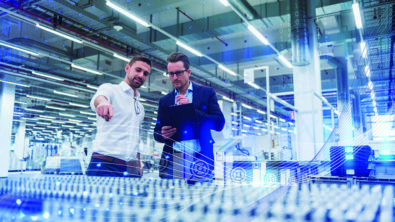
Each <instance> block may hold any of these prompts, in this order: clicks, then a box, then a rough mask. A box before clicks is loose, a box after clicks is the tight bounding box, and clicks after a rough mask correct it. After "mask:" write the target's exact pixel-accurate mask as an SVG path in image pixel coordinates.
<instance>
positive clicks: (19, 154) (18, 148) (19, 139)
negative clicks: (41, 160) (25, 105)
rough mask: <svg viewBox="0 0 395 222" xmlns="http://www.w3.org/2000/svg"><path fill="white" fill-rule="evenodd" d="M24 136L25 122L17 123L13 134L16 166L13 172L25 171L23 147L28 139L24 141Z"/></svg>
mask: <svg viewBox="0 0 395 222" xmlns="http://www.w3.org/2000/svg"><path fill="white" fill-rule="evenodd" d="M25 135H26V121H21V122H19V127H18V130H17V131H16V134H15V143H14V149H15V150H14V153H15V156H16V158H17V159H16V160H15V161H16V164H15V167H16V168H15V169H14V170H26V161H25V160H24V158H25V145H26V141H29V140H28V139H25Z"/></svg>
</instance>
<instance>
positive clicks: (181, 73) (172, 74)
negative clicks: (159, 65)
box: [167, 69, 188, 77]
mask: <svg viewBox="0 0 395 222" xmlns="http://www.w3.org/2000/svg"><path fill="white" fill-rule="evenodd" d="M186 71H188V69H185V70H182V71H175V72H167V74H168V75H169V76H170V77H173V76H174V75H176V76H177V77H179V76H182V75H183V74H184V72H186Z"/></svg>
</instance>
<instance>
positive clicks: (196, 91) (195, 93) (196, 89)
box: [191, 82, 199, 109]
mask: <svg viewBox="0 0 395 222" xmlns="http://www.w3.org/2000/svg"><path fill="white" fill-rule="evenodd" d="M191 84H192V89H193V93H192V103H193V106H194V107H195V109H196V105H197V104H198V99H199V96H198V95H199V86H198V85H196V84H194V83H193V82H191Z"/></svg>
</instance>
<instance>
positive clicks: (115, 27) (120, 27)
mask: <svg viewBox="0 0 395 222" xmlns="http://www.w3.org/2000/svg"><path fill="white" fill-rule="evenodd" d="M112 28H113V29H115V30H116V31H117V32H119V31H121V30H122V29H123V27H122V26H121V25H114V26H113V27H112Z"/></svg>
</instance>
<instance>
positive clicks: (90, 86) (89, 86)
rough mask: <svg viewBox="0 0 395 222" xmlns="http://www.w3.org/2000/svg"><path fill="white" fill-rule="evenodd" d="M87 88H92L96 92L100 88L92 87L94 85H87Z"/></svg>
mask: <svg viewBox="0 0 395 222" xmlns="http://www.w3.org/2000/svg"><path fill="white" fill-rule="evenodd" d="M86 87H88V88H91V89H95V90H97V89H98V88H97V87H96V86H92V85H89V84H88V85H86Z"/></svg>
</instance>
